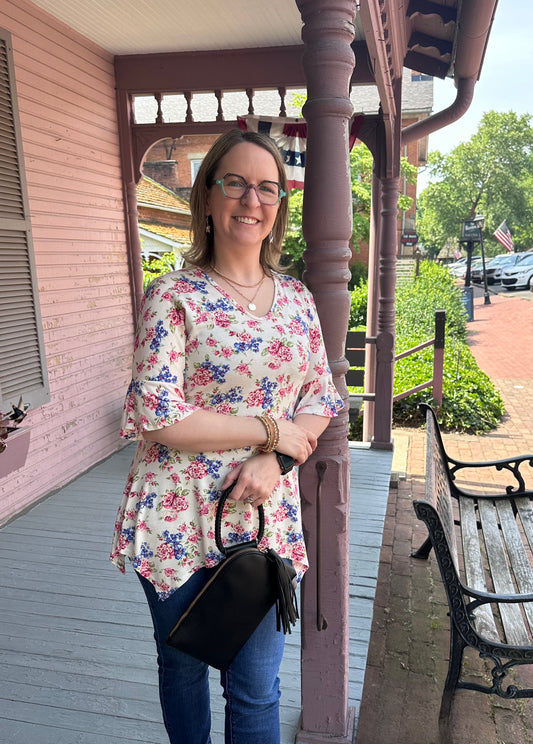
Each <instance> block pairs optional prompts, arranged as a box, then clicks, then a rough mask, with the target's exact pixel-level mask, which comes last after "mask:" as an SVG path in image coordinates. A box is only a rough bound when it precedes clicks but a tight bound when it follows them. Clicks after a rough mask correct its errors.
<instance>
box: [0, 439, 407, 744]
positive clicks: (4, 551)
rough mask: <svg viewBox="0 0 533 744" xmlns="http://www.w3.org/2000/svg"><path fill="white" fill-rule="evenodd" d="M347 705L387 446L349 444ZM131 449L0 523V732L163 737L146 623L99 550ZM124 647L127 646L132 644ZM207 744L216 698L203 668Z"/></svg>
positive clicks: (61, 738)
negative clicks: (208, 709) (208, 701)
mask: <svg viewBox="0 0 533 744" xmlns="http://www.w3.org/2000/svg"><path fill="white" fill-rule="evenodd" d="M350 451H351V469H352V479H351V480H352V482H351V499H352V501H351V527H352V528H351V566H352V568H351V577H350V621H351V625H352V632H351V635H352V638H351V641H350V659H351V663H350V705H352V706H354V707H355V708H356V710H357V711H358V709H359V703H360V700H361V695H362V688H363V677H364V671H365V666H366V656H367V648H368V642H369V638H370V627H371V622H372V605H373V597H374V592H375V587H376V581H377V572H378V563H379V552H380V547H381V536H382V532H383V524H384V518H385V510H386V505H387V499H388V489H389V479H390V472H391V464H392V453H390V452H380V451H374V450H369V449H367V448H355V449H351V450H350ZM131 457H132V450H131V449H130V448H128V449H126V450H122V451H121V452H119V453H117V454H115V455H113V456H112V457H110V458H109V459H108V460H106V461H105V462H103V463H100V464H99V465H97V466H96V467H94V468H93V469H92V470H90V471H89V472H88V473H86V474H84V475H82V476H81V477H79V478H78V479H77V480H75V481H73V482H72V483H70V484H69V485H68V486H66V487H65V488H63V489H61V490H60V491H58V492H57V493H55V494H54V495H52V496H50V497H49V498H48V499H47V500H46V501H44V502H42V503H41V504H39V505H37V506H36V507H34V508H33V509H32V510H31V511H29V512H28V513H26V514H24V515H22V516H20V517H19V518H17V519H16V520H14V521H13V522H11V523H10V524H8V525H7V526H5V527H4V528H3V529H1V530H0V587H1V592H0V660H1V669H2V674H1V680H0V742H2V744H29V742H32V744H110V742H113V744H135V743H136V742H138V743H140V744H164V742H166V741H167V739H166V735H165V731H164V728H163V723H162V721H161V714H160V710H159V701H158V692H157V672H156V662H155V657H154V647H153V639H152V634H151V622H150V618H149V613H148V609H147V607H146V606H145V603H144V601H143V598H142V594H141V590H140V587H139V585H138V582H137V581H136V579H135V576H134V575H133V571H132V570H131V569H128V570H127V572H126V576H125V577H124V576H122V575H121V574H120V573H119V572H118V571H117V569H116V568H115V567H114V566H112V565H111V563H110V562H109V560H108V553H109V546H110V537H111V528H112V524H113V521H114V518H115V512H116V508H117V504H118V501H119V499H120V494H121V492H122V488H123V486H124V482H125V479H126V473H127V470H128V468H129V464H130V461H131ZM299 646H300V635H299V632H297V633H293V634H292V636H289V638H288V644H287V649H286V652H285V657H284V661H283V665H282V670H281V680H282V690H283V694H282V712H281V718H282V744H292V742H293V741H294V734H295V731H296V728H297V725H298V717H299V709H300V685H299V677H300V651H299ZM132 649H134V651H133V652H132ZM211 684H212V688H213V706H212V707H213V711H214V715H213V733H212V739H213V744H223V740H224V737H223V725H224V724H223V706H222V703H223V700H222V698H221V695H219V693H218V689H217V688H218V681H217V679H216V675H215V674H212V682H211Z"/></svg>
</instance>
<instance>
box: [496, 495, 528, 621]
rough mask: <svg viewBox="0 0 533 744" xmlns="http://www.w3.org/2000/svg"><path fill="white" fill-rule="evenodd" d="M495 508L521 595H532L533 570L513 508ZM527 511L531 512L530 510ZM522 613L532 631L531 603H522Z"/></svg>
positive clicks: (498, 504)
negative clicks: (524, 614)
mask: <svg viewBox="0 0 533 744" xmlns="http://www.w3.org/2000/svg"><path fill="white" fill-rule="evenodd" d="M496 507H497V509H498V514H499V517H500V524H501V526H502V532H503V536H504V539H505V545H506V548H507V555H508V556H509V560H510V562H511V567H512V569H513V573H514V576H515V579H516V583H517V585H518V589H519V591H520V593H521V594H533V569H532V568H531V564H530V562H529V559H528V555H527V552H526V546H525V545H524V542H523V538H522V535H521V534H520V530H519V529H518V525H517V523H516V518H515V515H514V513H513V508H512V506H511V504H510V503H509V502H508V501H497V502H496ZM529 511H531V512H532V515H533V510H531V508H530V509H529ZM523 607H524V612H525V613H526V618H527V621H528V623H529V627H530V629H531V630H532V631H533V603H531V602H524V604H523Z"/></svg>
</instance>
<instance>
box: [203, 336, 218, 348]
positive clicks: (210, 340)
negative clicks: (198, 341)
mask: <svg viewBox="0 0 533 744" xmlns="http://www.w3.org/2000/svg"><path fill="white" fill-rule="evenodd" d="M217 344H218V341H217V340H216V338H213V337H212V336H209V338H207V339H206V341H205V345H206V346H216V345H217Z"/></svg>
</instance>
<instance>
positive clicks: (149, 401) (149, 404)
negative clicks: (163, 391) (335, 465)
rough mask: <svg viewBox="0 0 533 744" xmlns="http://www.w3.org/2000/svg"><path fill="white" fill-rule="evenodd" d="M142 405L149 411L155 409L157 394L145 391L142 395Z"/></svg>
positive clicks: (157, 402)
mask: <svg viewBox="0 0 533 744" xmlns="http://www.w3.org/2000/svg"><path fill="white" fill-rule="evenodd" d="M144 405H145V406H146V408H149V409H150V411H155V409H156V408H157V407H158V405H159V400H158V398H157V395H154V394H153V393H147V394H146V395H145V396H144Z"/></svg>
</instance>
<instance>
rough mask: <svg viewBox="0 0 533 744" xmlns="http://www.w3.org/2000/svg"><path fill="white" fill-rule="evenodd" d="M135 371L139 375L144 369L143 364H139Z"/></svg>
mask: <svg viewBox="0 0 533 744" xmlns="http://www.w3.org/2000/svg"><path fill="white" fill-rule="evenodd" d="M135 369H136V370H137V374H140V373H141V372H142V371H143V369H144V362H139V364H138V365H137V366H136V368H135Z"/></svg>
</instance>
